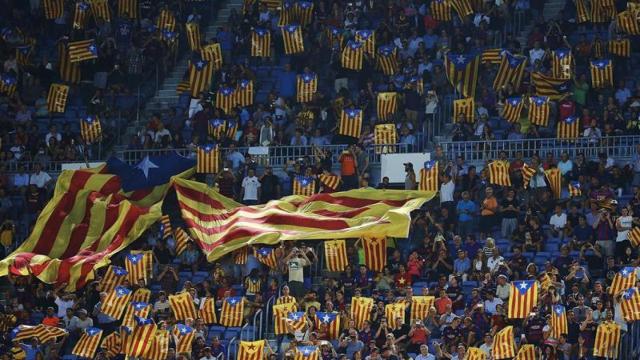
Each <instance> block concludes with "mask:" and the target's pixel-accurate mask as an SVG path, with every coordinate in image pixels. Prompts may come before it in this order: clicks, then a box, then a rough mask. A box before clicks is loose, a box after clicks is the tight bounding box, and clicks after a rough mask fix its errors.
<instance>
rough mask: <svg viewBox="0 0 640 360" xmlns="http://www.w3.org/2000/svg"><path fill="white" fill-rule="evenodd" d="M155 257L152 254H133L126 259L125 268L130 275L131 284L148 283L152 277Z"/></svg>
mask: <svg viewBox="0 0 640 360" xmlns="http://www.w3.org/2000/svg"><path fill="white" fill-rule="evenodd" d="M152 261H153V257H152V256H151V253H150V252H146V253H138V254H133V253H129V254H127V255H126V256H125V258H124V267H125V268H126V269H127V272H128V273H129V283H130V284H137V283H138V281H139V280H141V279H142V280H144V281H145V282H147V280H148V279H149V275H150V273H149V272H150V270H151V263H152Z"/></svg>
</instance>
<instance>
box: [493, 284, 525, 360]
mask: <svg viewBox="0 0 640 360" xmlns="http://www.w3.org/2000/svg"><path fill="white" fill-rule="evenodd" d="M512 294H513V292H512ZM509 300H511V298H509ZM527 315H528V313H527ZM491 353H492V354H493V358H494V359H496V360H499V359H510V358H512V357H514V356H516V343H515V340H514V337H513V326H511V325H509V326H505V327H504V328H502V329H501V330H500V331H498V332H497V333H496V334H495V335H494V336H493V344H492V347H491Z"/></svg>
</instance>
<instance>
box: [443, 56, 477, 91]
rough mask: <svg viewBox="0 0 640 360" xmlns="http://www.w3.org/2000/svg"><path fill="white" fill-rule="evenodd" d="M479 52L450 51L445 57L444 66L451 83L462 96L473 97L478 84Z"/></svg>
mask: <svg viewBox="0 0 640 360" xmlns="http://www.w3.org/2000/svg"><path fill="white" fill-rule="evenodd" d="M479 66H480V55H479V54H460V53H453V52H448V53H447V54H446V56H445V58H444V68H445V71H446V74H447V79H449V83H450V84H451V86H453V87H454V88H455V89H457V90H458V91H459V92H460V93H461V94H462V96H464V97H468V98H473V97H475V95H476V85H477V84H478V68H479Z"/></svg>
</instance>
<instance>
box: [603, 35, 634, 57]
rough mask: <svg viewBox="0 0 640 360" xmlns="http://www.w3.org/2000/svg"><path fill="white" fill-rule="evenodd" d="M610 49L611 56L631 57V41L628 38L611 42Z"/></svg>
mask: <svg viewBox="0 0 640 360" xmlns="http://www.w3.org/2000/svg"><path fill="white" fill-rule="evenodd" d="M608 48H609V54H611V55H616V56H621V57H631V41H630V40H629V39H628V38H621V39H613V40H609V44H608Z"/></svg>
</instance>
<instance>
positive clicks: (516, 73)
mask: <svg viewBox="0 0 640 360" xmlns="http://www.w3.org/2000/svg"><path fill="white" fill-rule="evenodd" d="M526 67H527V57H526V56H519V55H513V54H511V53H510V52H508V51H504V52H502V59H501V60H500V67H499V68H498V73H497V74H496V78H495V80H494V81H493V89H494V90H496V91H497V90H500V89H502V88H503V87H504V86H506V85H507V84H511V85H512V86H513V88H514V89H516V91H517V89H519V88H520V83H521V82H522V77H523V76H524V69H525V68H526Z"/></svg>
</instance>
